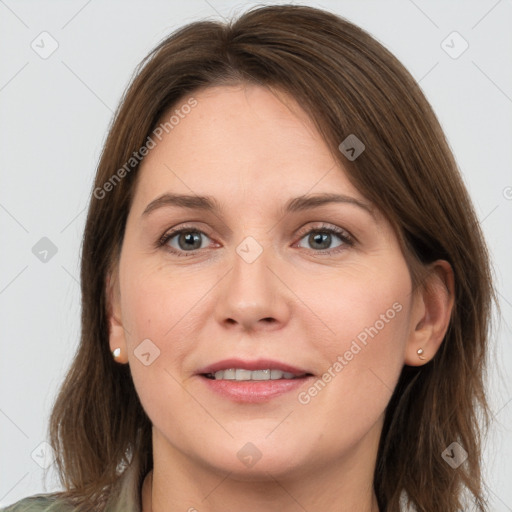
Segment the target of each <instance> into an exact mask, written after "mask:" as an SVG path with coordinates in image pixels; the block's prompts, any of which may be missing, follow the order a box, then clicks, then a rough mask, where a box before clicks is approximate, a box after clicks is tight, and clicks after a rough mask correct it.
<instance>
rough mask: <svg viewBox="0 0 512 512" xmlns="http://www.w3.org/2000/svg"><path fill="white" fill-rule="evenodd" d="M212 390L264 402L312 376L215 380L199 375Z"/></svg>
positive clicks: (294, 389)
mask: <svg viewBox="0 0 512 512" xmlns="http://www.w3.org/2000/svg"><path fill="white" fill-rule="evenodd" d="M200 378H201V379H202V380H203V381H204V382H205V384H206V385H207V386H208V387H209V388H210V389H211V390H212V391H214V392H216V393H218V394H220V395H222V396H224V397H225V398H229V399H231V400H233V401H235V402H249V403H251V402H252V403H254V402H266V401H268V400H270V399H272V398H276V397H278V396H280V395H283V394H285V393H290V392H291V391H296V390H297V389H298V388H300V387H301V386H303V385H304V384H305V383H308V382H309V381H310V379H311V378H312V376H309V377H297V378H295V379H278V380H259V381H258V380H241V381H236V380H215V379H208V378H206V377H203V376H200Z"/></svg>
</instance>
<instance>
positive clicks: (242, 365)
mask: <svg viewBox="0 0 512 512" xmlns="http://www.w3.org/2000/svg"><path fill="white" fill-rule="evenodd" d="M196 375H197V376H199V377H201V379H202V381H203V382H204V383H205V384H207V388H208V389H210V390H211V391H213V392H214V393H215V394H218V395H220V396H223V397H224V398H228V399H230V400H232V401H235V402H253V403H254V402H265V401H268V400H270V399H272V398H274V397H277V396H280V395H283V394H285V393H289V392H291V391H293V390H296V389H298V388H299V387H301V386H303V385H305V382H306V381H309V380H310V378H311V377H313V373H311V372H309V371H307V370H306V369H303V368H297V367H295V366H291V365H289V364H286V363H282V362H279V361H272V360H268V359H265V360H263V359H260V360H257V361H242V360H240V359H229V360H224V361H219V362H217V363H215V364H212V365H210V366H207V367H205V368H202V369H201V370H199V371H198V372H197V374H196Z"/></svg>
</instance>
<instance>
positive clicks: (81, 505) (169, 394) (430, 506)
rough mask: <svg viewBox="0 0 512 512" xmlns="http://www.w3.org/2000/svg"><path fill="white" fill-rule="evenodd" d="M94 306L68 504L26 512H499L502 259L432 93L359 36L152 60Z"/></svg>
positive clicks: (66, 467) (77, 398)
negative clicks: (496, 388) (494, 462)
mask: <svg viewBox="0 0 512 512" xmlns="http://www.w3.org/2000/svg"><path fill="white" fill-rule="evenodd" d="M81 284H82V307H83V314H82V338H81V344H80V347H79V350H78V352H77V354H76V357H75V360H74V362H73V364H72V367H71V369H70V371H69V374H68V376H67V378H66V381H65V382H64V384H63V386H62V389H61V391H60V394H59V396H58V398H57V401H56V403H55V406H54V409H53V412H52V417H51V425H50V426H51V431H50V432H51V442H52V446H53V447H54V449H55V451H56V454H57V459H56V461H57V465H58V469H59V471H60V474H61V478H62V483H63V485H64V488H65V491H63V492H62V493H54V494H52V495H38V496H34V497H30V498H26V499H25V500H22V501H20V502H18V503H17V504H15V505H13V506H12V507H9V508H7V509H6V510H9V511H11V510H12V511H21V510H46V511H61V510H72V511H103V510H106V511H140V510H142V511H143V512H148V511H151V510H152V511H154V512H160V511H164V510H183V511H186V510H188V511H194V510H197V511H199V512H202V511H220V510H222V511H223V512H226V511H232V510H240V509H244V510H249V511H259V510H262V509H265V510H272V511H292V510H309V511H313V510H324V511H331V510H336V511H354V510H358V511H362V512H370V511H371V512H375V511H380V512H384V511H387V512H390V511H397V510H406V509H410V510H420V511H428V512H441V511H442V512H455V511H458V510H459V509H461V508H462V507H466V506H468V504H472V505H473V506H474V507H476V508H475V510H479V511H485V510H487V507H486V503H485V499H484V497H483V483H482V479H481V451H480V440H481V430H480V429H481V428H482V429H485V428H486V427H487V425H488V407H487V402H486V397H485V394H484V386H483V371H484V363H485V357H486V351H487V339H488V323H489V314H490V306H491V301H492V299H493V297H494V294H493V288H492V283H491V277H490V271H489V261H488V255H487V251H486V247H485V244H484V241H483V236H482V233H481V231H480V228H479V225H478V221H477V218H476V215H475V213H474V210H473V207H472V205H471V202H470V199H469V197H468V194H467V191H466V190H465V188H464V186H463V183H462V180H461V178H460V175H459V173H458V170H457V166H456V163H455V161H454V158H453V155H452V153H451V151H450V149H449V147H448V144H447V142H446V139H445V137H444V135H443V132H442V130H441V128H440V126H439V123H438V121H437V119H436V117H435V115H434V113H433V111H432V109H431V107H430V105H429V104H428V102H427V100H426V99H425V97H424V96H423V94H422V92H421V90H420V89H419V87H418V85H417V84H416V83H415V81H414V80H413V78H412V77H411V75H410V74H409V73H408V72H407V71H406V70H405V68H404V67H403V66H402V65H401V64H400V63H399V62H398V61H397V59H396V58H395V57H394V56H393V55H391V54H390V53H389V52H388V51H387V50H386V49H385V48H384V47H383V46H382V45H380V44H379V43H378V42H377V41H375V39H373V38H372V37H371V36H370V35H369V34H367V33H366V32H364V31H363V30H361V29H360V28H358V27H356V26H354V25H353V24H351V23H349V22H348V21H346V20H344V19H342V18H340V17H338V16H335V15H334V14H331V13H328V12H325V11H322V10H319V9H315V8H311V7H306V6H290V5H288V6H269V7H259V8H255V9H252V10H250V11H248V12H246V13H245V14H243V15H242V16H241V17H240V18H239V19H237V20H235V21H233V22H231V23H228V24H226V25H223V24H221V23H216V22H211V21H208V22H206V21H205V22H196V23H192V24H190V25H187V26H186V27H184V28H182V29H180V30H179V31H177V32H176V33H174V34H173V35H171V36H170V37H169V38H168V39H166V40H165V41H163V42H162V43H161V44H160V45H159V46H158V47H157V48H156V49H155V50H154V51H153V52H151V54H150V55H149V56H148V58H147V59H146V60H145V61H144V62H143V63H142V66H141V68H140V69H139V70H138V74H137V76H136V77H135V79H134V80H133V83H132V84H131V86H130V87H129V89H128V91H127V93H126V95H125V97H124V98H123V101H122V103H121V105H120V107H119V109H118V112H117V114H116V117H115V120H114V123H113V125H112V127H111V129H110V133H109V135H108V138H107V141H106V143H105V147H104V150H103V154H102V158H101V161H100V164H99V167H98V171H97V175H96V181H95V186H94V190H93V194H92V197H91V201H90V207H89V213H88V218H87V224H86V229H85V234H84V240H83V252H82V273H81ZM479 418H482V422H481V423H479V422H478V421H477V420H478V419H479ZM482 431H483V430H482Z"/></svg>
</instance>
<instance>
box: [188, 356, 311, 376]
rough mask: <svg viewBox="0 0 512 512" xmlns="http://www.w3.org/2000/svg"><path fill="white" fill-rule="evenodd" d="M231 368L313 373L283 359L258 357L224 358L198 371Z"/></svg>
mask: <svg viewBox="0 0 512 512" xmlns="http://www.w3.org/2000/svg"><path fill="white" fill-rule="evenodd" d="M229 368H243V369H245V370H252V371H254V370H267V369H270V370H281V371H283V372H289V373H293V374H294V375H303V374H305V373H311V372H309V371H308V370H306V369H304V368H297V367H296V366H291V365H289V364H286V363H282V362H281V361H275V360H272V359H256V360H253V361H246V360H243V359H236V358H234V359H224V360H222V361H217V362H216V363H213V364H210V365H208V366H205V367H204V368H201V369H200V370H198V371H197V374H198V375H204V374H206V373H215V372H218V371H219V370H228V369H229Z"/></svg>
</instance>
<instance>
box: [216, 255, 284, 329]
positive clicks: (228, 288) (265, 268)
mask: <svg viewBox="0 0 512 512" xmlns="http://www.w3.org/2000/svg"><path fill="white" fill-rule="evenodd" d="M251 250H254V247H251ZM232 263H233V264H232V269H231V271H230V272H229V273H228V275H227V276H226V278H225V279H223V280H222V281H221V284H220V289H219V291H218V295H217V304H216V307H215V317H216V319H217V321H218V322H220V323H221V324H222V325H223V327H224V328H229V329H235V330H237V329H238V330H240V331H241V332H253V331H273V330H277V329H280V328H282V327H283V326H284V325H285V324H286V323H287V322H288V319H289V316H290V310H291V307H292V301H293V293H292V292H291V291H290V290H289V289H288V288H287V286H286V285H285V284H284V283H285V279H283V277H284V276H280V274H284V271H282V270H283V269H284V267H283V266H282V265H280V264H279V261H278V258H275V257H273V254H272V249H270V248H265V249H264V250H263V251H262V252H261V254H259V256H258V257H257V258H256V259H254V260H253V261H252V258H248V257H247V256H246V254H244V253H243V252H242V251H241V252H240V254H239V253H238V252H235V254H234V257H233V260H232Z"/></svg>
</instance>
